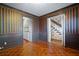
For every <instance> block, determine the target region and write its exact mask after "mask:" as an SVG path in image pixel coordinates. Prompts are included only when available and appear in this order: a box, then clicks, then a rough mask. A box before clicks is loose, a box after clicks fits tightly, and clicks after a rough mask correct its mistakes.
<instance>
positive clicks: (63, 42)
mask: <svg viewBox="0 0 79 59" xmlns="http://www.w3.org/2000/svg"><path fill="white" fill-rule="evenodd" d="M60 15H61V16H63V17H64V18H63V19H64V20H63V29H62V30H63V40H62V45H63V46H64V47H65V14H60ZM50 18H51V17H49V18H47V41H48V42H49V43H50V42H51V20H50Z"/></svg>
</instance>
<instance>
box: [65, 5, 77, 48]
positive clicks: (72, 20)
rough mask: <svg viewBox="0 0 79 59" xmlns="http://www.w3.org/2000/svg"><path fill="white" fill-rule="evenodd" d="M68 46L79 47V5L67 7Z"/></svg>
mask: <svg viewBox="0 0 79 59" xmlns="http://www.w3.org/2000/svg"><path fill="white" fill-rule="evenodd" d="M65 15H66V21H65V25H66V26H65V27H66V30H65V32H66V37H65V38H66V46H68V47H71V48H76V49H79V5H77V6H73V7H71V8H66V9H65Z"/></svg>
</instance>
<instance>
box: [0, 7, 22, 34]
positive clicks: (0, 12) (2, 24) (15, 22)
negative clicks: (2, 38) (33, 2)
mask: <svg viewBox="0 0 79 59" xmlns="http://www.w3.org/2000/svg"><path fill="white" fill-rule="evenodd" d="M21 31H22V15H21V14H20V13H19V12H18V11H16V10H14V9H10V8H5V7H1V6H0V34H8V33H19V32H21Z"/></svg>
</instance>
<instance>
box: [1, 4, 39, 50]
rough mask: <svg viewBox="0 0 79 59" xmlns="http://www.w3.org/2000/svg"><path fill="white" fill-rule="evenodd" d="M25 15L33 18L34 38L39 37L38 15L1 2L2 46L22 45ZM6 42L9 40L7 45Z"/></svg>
mask: <svg viewBox="0 0 79 59" xmlns="http://www.w3.org/2000/svg"><path fill="white" fill-rule="evenodd" d="M23 16H25V17H29V18H31V19H32V21H33V23H32V24H33V26H32V27H33V31H34V32H33V39H35V40H36V39H38V38H39V31H38V30H37V29H38V25H36V24H37V23H38V17H37V16H34V15H31V14H28V13H26V12H23V11H20V10H17V9H15V8H12V7H9V6H6V5H3V4H0V47H4V48H3V49H6V48H11V47H15V46H22V43H23V28H22V27H23V19H22V17H23ZM34 24H35V25H36V26H35V25H34ZM35 30H37V31H35ZM36 35H37V36H36ZM5 42H7V45H4V43H5Z"/></svg>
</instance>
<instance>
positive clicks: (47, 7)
mask: <svg viewBox="0 0 79 59" xmlns="http://www.w3.org/2000/svg"><path fill="white" fill-rule="evenodd" d="M5 4H6V5H8V6H11V7H14V8H16V9H20V10H22V11H25V12H28V13H31V14H33V15H36V16H42V15H45V14H47V13H50V12H53V11H55V10H58V9H61V8H64V7H66V6H69V5H71V4H72V3H5Z"/></svg>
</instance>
